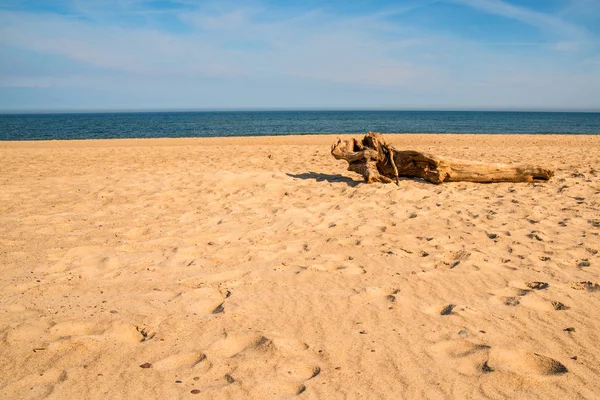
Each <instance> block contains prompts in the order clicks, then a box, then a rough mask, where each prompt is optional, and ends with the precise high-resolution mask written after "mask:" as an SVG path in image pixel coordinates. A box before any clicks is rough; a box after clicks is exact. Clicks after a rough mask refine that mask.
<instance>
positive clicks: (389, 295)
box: [350, 286, 400, 309]
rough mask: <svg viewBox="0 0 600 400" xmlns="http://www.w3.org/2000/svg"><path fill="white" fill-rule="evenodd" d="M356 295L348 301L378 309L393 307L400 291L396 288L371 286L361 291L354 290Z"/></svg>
mask: <svg viewBox="0 0 600 400" xmlns="http://www.w3.org/2000/svg"><path fill="white" fill-rule="evenodd" d="M355 292H356V294H354V295H352V296H351V297H350V299H351V300H352V301H354V302H360V303H367V304H372V305H375V306H378V307H380V308H388V309H389V308H390V307H393V306H394V304H395V303H397V302H398V298H399V295H400V290H399V289H396V288H391V287H388V288H382V287H378V286H371V287H366V288H362V289H355Z"/></svg>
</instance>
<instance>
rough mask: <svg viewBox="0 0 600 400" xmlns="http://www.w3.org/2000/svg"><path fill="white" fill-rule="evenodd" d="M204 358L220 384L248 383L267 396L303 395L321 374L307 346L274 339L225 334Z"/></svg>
mask: <svg viewBox="0 0 600 400" xmlns="http://www.w3.org/2000/svg"><path fill="white" fill-rule="evenodd" d="M205 354H206V356H207V358H208V359H209V360H211V364H212V367H211V369H210V371H208V374H209V375H211V374H212V375H217V374H219V375H218V376H219V377H220V378H218V379H219V380H220V381H221V382H223V384H237V383H238V382H239V383H241V384H244V383H247V384H249V385H251V386H252V387H254V388H255V390H256V393H259V394H260V393H262V392H263V391H264V392H265V393H269V396H272V395H273V390H276V391H277V393H276V394H277V395H282V396H288V395H289V396H291V395H297V394H299V393H302V392H304V391H306V390H308V388H309V387H308V384H307V382H309V381H311V380H312V379H315V378H316V377H317V376H319V374H320V373H321V368H320V366H319V365H318V364H317V362H316V361H317V360H318V357H317V356H316V355H315V353H314V352H312V351H310V350H309V346H308V345H307V344H306V343H303V342H300V341H298V340H293V339H289V338H284V337H279V336H277V335H269V336H266V335H265V334H263V333H258V332H254V333H236V332H228V333H225V334H224V335H223V337H222V338H220V339H219V340H217V341H215V342H214V343H213V344H212V345H210V346H209V347H208V348H207V349H206V351H205ZM223 376H224V377H225V379H224V381H223V378H222V377H223ZM228 377H229V378H228ZM207 378H208V375H207ZM207 382H209V381H207ZM267 397H268V396H267Z"/></svg>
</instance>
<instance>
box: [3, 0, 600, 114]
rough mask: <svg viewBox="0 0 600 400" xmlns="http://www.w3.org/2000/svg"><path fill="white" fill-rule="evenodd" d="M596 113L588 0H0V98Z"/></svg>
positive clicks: (98, 106) (173, 105)
mask: <svg viewBox="0 0 600 400" xmlns="http://www.w3.org/2000/svg"><path fill="white" fill-rule="evenodd" d="M202 109H210V110H213V109H443V110H453V109H461V110H462V109H475V110H488V109H492V110H521V109H524V110H586V111H600V0H527V1H514V0H395V1H384V0H370V1H368V0H355V1H352V0H321V1H317V0H304V1H301V0H296V1H292V0H289V1H283V0H282V1H275V0H262V1H261V0H256V1H239V0H238V1H233V0H232V1H229V0H222V1H193V0H46V1H42V0H29V1H28V0H0V111H4V112H11V111H71V110H73V111H76V110H202Z"/></svg>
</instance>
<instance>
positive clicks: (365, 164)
mask: <svg viewBox="0 0 600 400" xmlns="http://www.w3.org/2000/svg"><path fill="white" fill-rule="evenodd" d="M331 154H332V155H333V156H334V157H335V158H336V159H338V160H346V161H348V164H349V166H348V170H349V171H354V172H356V173H358V174H360V175H362V176H363V178H364V179H365V182H367V183H373V182H383V183H392V182H394V181H396V183H398V177H400V176H402V177H411V178H422V179H424V180H426V181H429V182H432V183H442V182H459V181H467V182H479V183H491V182H531V181H533V180H545V181H546V180H548V179H550V178H551V177H552V175H553V174H554V171H552V170H549V169H545V168H540V167H536V166H532V165H509V164H495V163H483V162H478V161H466V160H459V159H454V158H448V157H440V156H435V155H432V154H427V153H421V152H418V151H412V150H398V149H396V148H394V147H392V146H390V145H389V144H387V143H386V142H385V140H384V139H383V136H382V135H381V134H379V133H376V132H369V133H367V134H366V135H365V137H364V138H363V139H362V141H360V142H359V141H358V140H356V139H350V140H341V139H338V141H337V142H336V143H334V144H333V145H332V146H331Z"/></svg>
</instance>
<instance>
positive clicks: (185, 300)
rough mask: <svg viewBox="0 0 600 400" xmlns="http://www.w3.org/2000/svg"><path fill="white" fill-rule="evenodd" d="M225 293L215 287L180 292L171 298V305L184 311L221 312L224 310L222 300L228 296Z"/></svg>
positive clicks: (198, 312) (199, 313)
mask: <svg viewBox="0 0 600 400" xmlns="http://www.w3.org/2000/svg"><path fill="white" fill-rule="evenodd" d="M227 293H230V292H225V293H224V292H223V291H221V290H219V289H217V288H211V287H203V288H198V289H191V290H187V291H185V292H181V293H180V294H179V295H178V296H176V297H175V298H174V299H173V300H171V304H172V305H173V306H179V307H181V308H182V309H183V310H184V311H185V312H188V313H192V314H197V315H208V314H221V313H223V312H224V311H225V304H224V300H225V299H226V298H227V297H228V296H227Z"/></svg>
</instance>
